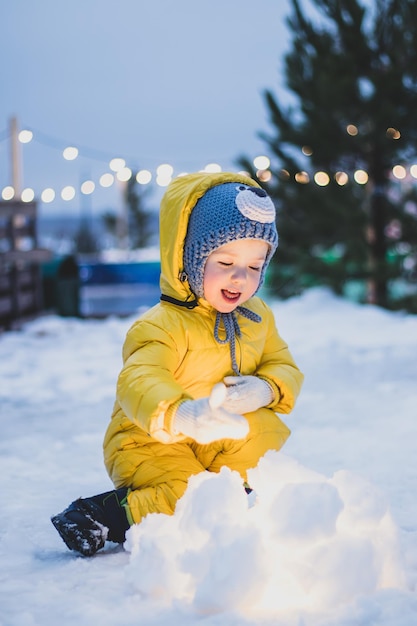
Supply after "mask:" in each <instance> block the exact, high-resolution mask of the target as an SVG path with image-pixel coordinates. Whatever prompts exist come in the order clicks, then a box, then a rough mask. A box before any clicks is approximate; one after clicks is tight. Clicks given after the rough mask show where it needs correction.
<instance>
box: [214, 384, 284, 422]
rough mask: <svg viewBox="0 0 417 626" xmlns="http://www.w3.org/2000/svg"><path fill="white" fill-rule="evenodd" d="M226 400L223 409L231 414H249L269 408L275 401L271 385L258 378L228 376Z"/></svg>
mask: <svg viewBox="0 0 417 626" xmlns="http://www.w3.org/2000/svg"><path fill="white" fill-rule="evenodd" d="M223 382H224V384H225V385H226V398H225V400H224V401H223V402H222V407H223V408H224V409H226V411H230V412H231V413H240V414H242V413H249V411H256V410H257V409H259V408H261V406H268V404H271V402H272V400H273V399H274V392H273V389H272V387H271V385H268V383H267V382H266V381H265V380H263V379H262V378H258V377H257V376H226V378H224V381H223Z"/></svg>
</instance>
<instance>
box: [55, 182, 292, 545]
mask: <svg viewBox="0 0 417 626" xmlns="http://www.w3.org/2000/svg"><path fill="white" fill-rule="evenodd" d="M277 244H278V234H277V231H276V226H275V208H274V205H273V203H272V201H271V199H270V198H269V196H268V195H267V194H266V192H265V191H264V190H263V189H261V188H260V187H259V185H258V184H257V183H256V182H255V181H253V180H252V179H250V178H248V177H246V176H243V175H240V174H232V173H219V174H207V173H197V174H190V175H185V176H182V177H178V178H177V179H175V180H174V181H173V182H172V183H171V184H170V186H169V187H168V189H167V191H166V193H165V195H164V197H163V199H162V202H161V214H160V246H161V279H160V286H161V292H162V295H161V302H160V303H159V304H157V305H156V306H154V307H153V308H151V309H150V310H149V311H147V312H146V313H145V314H144V315H142V316H141V317H140V318H139V319H138V320H137V321H136V322H135V323H134V324H133V326H132V327H131V328H130V330H129V331H128V333H127V337H126V340H125V343H124V347H123V368H122V370H121V373H120V375H119V378H118V382H117V392H116V401H115V405H114V409H113V415H112V419H111V422H110V424H109V426H108V429H107V432H106V435H105V439H104V460H105V465H106V468H107V471H108V473H109V475H110V478H111V479H112V481H113V483H114V485H115V490H114V491H110V492H106V493H104V494H100V495H98V496H93V497H90V498H79V499H78V500H75V501H74V502H72V503H71V504H70V505H69V507H68V508H67V509H65V510H64V511H63V512H62V513H59V514H58V515H55V516H54V517H52V523H53V524H54V526H55V527H56V529H57V530H58V532H59V534H60V535H61V537H62V539H63V540H64V542H65V543H66V545H67V546H68V548H70V549H71V550H76V551H78V552H80V553H81V554H83V555H85V556H91V555H93V554H95V552H97V550H99V549H100V548H102V547H103V546H104V544H105V541H106V540H107V539H108V540H110V541H113V542H117V543H123V541H124V540H125V534H126V531H127V529H128V528H129V527H130V526H131V525H132V524H133V523H139V522H140V521H141V520H142V519H143V518H144V517H145V516H146V515H147V514H148V513H165V514H173V513H174V511H175V505H176V502H177V500H178V499H179V498H181V496H182V495H183V493H184V491H185V489H186V487H187V481H188V479H189V477H190V476H192V475H193V474H198V473H199V472H204V471H209V472H219V471H220V469H221V467H222V466H227V467H229V468H230V469H232V470H236V471H237V472H239V473H240V475H241V476H242V488H243V485H245V486H246V487H245V488H246V489H247V491H250V488H249V486H248V485H247V483H245V482H244V481H246V478H247V476H246V471H247V470H248V469H249V468H252V467H255V466H256V465H257V463H258V461H259V459H260V458H261V457H262V456H263V455H264V454H265V453H266V452H267V450H279V449H280V448H281V446H282V445H283V444H284V442H285V441H286V439H287V438H288V436H289V434H290V431H289V429H288V428H287V427H286V426H285V424H284V423H283V422H282V421H281V420H280V418H279V417H278V415H277V414H276V411H278V412H279V413H289V412H290V411H291V410H292V408H293V406H294V403H295V399H296V397H297V395H298V393H299V391H300V388H301V384H302V380H303V375H302V374H301V372H300V371H299V369H298V368H297V366H296V364H295V363H294V360H293V358H292V356H291V354H290V352H289V350H288V348H287V345H286V343H285V342H284V341H283V339H282V338H281V337H280V336H279V334H278V332H277V330H276V327H275V322H274V317H273V314H272V311H271V310H270V308H269V307H268V306H267V305H266V304H265V303H264V302H263V301H262V300H261V299H260V298H259V297H252V296H254V294H255V293H256V292H257V290H258V289H259V288H260V286H261V285H262V282H263V280H264V275H265V271H266V268H267V266H268V263H269V261H270V259H271V257H272V255H273V253H274V252H275V249H276V247H277ZM243 305H245V306H243Z"/></svg>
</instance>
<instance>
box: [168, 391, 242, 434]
mask: <svg viewBox="0 0 417 626" xmlns="http://www.w3.org/2000/svg"><path fill="white" fill-rule="evenodd" d="M225 396H226V387H225V386H224V385H223V383H219V384H217V385H215V386H214V387H213V389H212V392H211V394H210V396H209V397H208V398H200V399H199V400H186V401H185V402H183V403H182V404H180V406H179V407H178V409H177V411H176V414H175V417H174V428H175V431H176V432H178V433H182V434H183V435H186V436H187V437H191V438H192V439H194V440H195V441H197V443H203V444H204V443H210V442H212V441H217V440H218V439H244V438H245V437H246V435H247V434H248V432H249V424H248V422H247V421H246V419H245V418H244V417H242V415H235V414H233V413H231V412H229V411H226V410H225V409H224V408H223V407H220V405H221V404H222V402H223V400H224V398H225Z"/></svg>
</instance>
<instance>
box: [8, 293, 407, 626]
mask: <svg viewBox="0 0 417 626" xmlns="http://www.w3.org/2000/svg"><path fill="white" fill-rule="evenodd" d="M270 304H271V307H272V310H273V312H274V315H275V319H276V323H277V326H278V329H279V331H280V333H281V335H282V336H283V337H284V339H285V340H286V341H287V342H288V344H289V347H290V349H291V352H292V354H293V356H294V358H295V360H296V362H297V364H298V365H299V367H300V369H301V370H302V371H303V372H304V374H305V383H304V386H303V388H302V391H301V394H300V396H299V399H298V401H297V404H296V407H295V409H294V410H293V412H292V413H291V414H290V415H286V416H281V417H282V419H283V420H284V422H285V423H286V424H287V425H288V427H289V428H290V429H291V431H292V434H291V436H290V438H289V439H288V441H287V442H286V444H285V446H284V448H283V449H282V450H281V451H279V452H274V451H271V452H268V453H267V454H266V455H265V456H264V457H263V458H262V459H261V460H260V462H259V464H258V466H257V467H256V468H254V469H252V470H250V472H249V482H250V484H251V486H252V487H253V489H254V491H253V493H252V494H250V496H249V498H248V497H247V496H246V493H245V491H244V489H243V487H242V481H241V479H240V477H239V476H238V475H237V474H235V473H232V472H230V470H228V469H227V468H225V469H224V470H222V472H221V473H220V474H211V473H203V474H200V475H198V476H197V477H194V478H193V479H192V480H190V483H189V486H188V489H187V491H186V492H185V494H184V496H183V498H181V500H180V501H179V502H178V505H177V508H176V511H175V514H174V515H173V516H167V515H162V514H159V515H158V514H154V515H149V516H147V517H146V518H145V520H143V522H142V523H141V524H140V525H135V526H132V528H131V529H130V530H129V531H128V535H127V541H126V543H125V544H124V546H118V545H116V544H112V543H109V542H108V543H107V544H106V546H105V548H104V549H103V550H101V551H99V552H98V553H97V554H96V555H95V556H94V557H92V558H84V557H81V556H80V555H78V554H76V553H74V552H71V551H69V550H68V549H67V548H66V546H65V545H64V543H63V542H62V540H61V538H60V537H59V535H58V533H57V532H56V531H55V529H54V527H53V526H52V524H51V523H50V519H49V518H50V516H51V515H54V514H56V513H58V512H60V511H62V510H63V509H64V508H65V507H66V506H67V505H68V504H69V503H70V502H71V501H72V500H74V499H75V498H78V497H79V496H82V497H87V496H91V495H93V494H95V493H101V492H103V491H107V490H108V489H111V487H112V485H111V482H110V480H109V478H108V476H107V474H106V472H105V469H104V465H103V459H102V439H103V436H104V432H105V429H106V427H107V425H108V421H109V419H110V415H111V410H112V406H113V402H114V393H115V386H116V379H117V375H118V372H119V371H120V368H121V346H122V342H123V340H124V337H125V334H126V332H127V330H128V328H129V326H130V325H131V324H132V323H133V322H134V319H135V316H136V315H135V314H134V313H131V314H130V316H129V317H127V318H116V317H114V316H113V317H109V318H107V319H103V320H96V319H75V318H59V317H57V316H55V315H53V314H49V315H44V316H42V317H39V318H38V319H36V320H33V321H31V322H29V323H26V324H24V325H23V326H22V328H21V329H20V330H16V331H13V332H7V333H3V334H2V335H0V380H1V384H0V428H1V438H0V493H1V494H2V504H1V507H0V624H2V626H56V625H57V624H59V625H60V626H73V625H74V624H77V626H91V624H100V625H101V626H134V625H137V624H141V625H143V626H171V625H172V624H180V625H181V626H201V625H204V626H335V624H337V626H359V625H366V626H415V624H416V623H417V594H416V591H417V502H416V496H415V494H416V484H417V456H416V453H415V446H416V419H415V415H416V406H417V387H416V379H417V357H416V354H417V317H416V316H415V315H407V314H405V313H400V312H397V313H393V312H388V311H386V310H383V309H379V308H377V307H375V306H371V305H359V304H355V303H352V302H349V301H346V300H342V299H340V298H337V297H336V296H334V295H332V294H331V293H330V292H329V291H327V290H325V289H322V288H320V289H313V290H310V291H307V292H306V293H304V294H303V295H302V296H299V297H296V298H291V299H289V300H286V301H283V302H282V301H277V300H273V301H270Z"/></svg>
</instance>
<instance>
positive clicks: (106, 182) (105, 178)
mask: <svg viewBox="0 0 417 626" xmlns="http://www.w3.org/2000/svg"><path fill="white" fill-rule="evenodd" d="M113 183H114V176H113V174H110V173H109V172H107V173H106V174H103V175H102V176H100V185H101V186H102V187H111V186H112V184H113Z"/></svg>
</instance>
